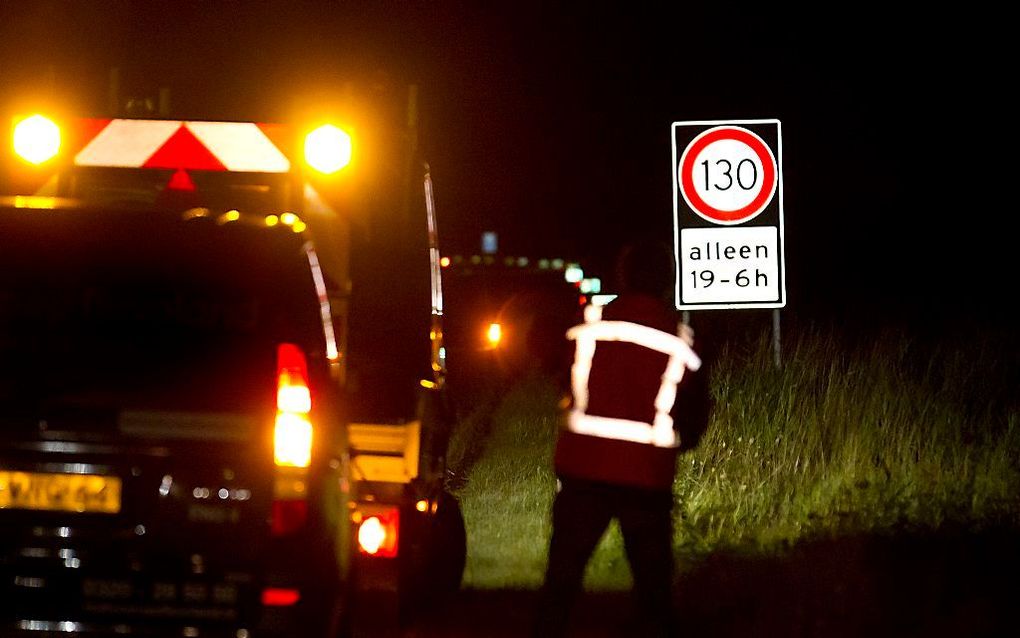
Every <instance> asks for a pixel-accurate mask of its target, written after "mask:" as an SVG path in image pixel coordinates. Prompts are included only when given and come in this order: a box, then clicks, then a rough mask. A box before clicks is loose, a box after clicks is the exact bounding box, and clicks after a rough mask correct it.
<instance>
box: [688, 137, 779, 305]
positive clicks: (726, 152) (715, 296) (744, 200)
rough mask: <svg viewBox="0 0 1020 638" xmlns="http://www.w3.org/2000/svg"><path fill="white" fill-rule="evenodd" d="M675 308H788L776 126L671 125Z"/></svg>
mask: <svg viewBox="0 0 1020 638" xmlns="http://www.w3.org/2000/svg"><path fill="white" fill-rule="evenodd" d="M672 133H673V208H674V211H673V212H674V222H675V239H676V257H677V259H676V264H677V290H676V293H677V297H676V302H677V308H679V309H690V308H736V307H753V308H780V307H783V306H784V305H785V304H786V299H785V297H786V293H785V289H786V286H785V273H784V269H783V262H784V258H783V255H784V252H785V245H784V235H783V202H782V199H783V191H782V136H781V126H780V122H779V120H740V121H702V122H674V123H673V129H672Z"/></svg>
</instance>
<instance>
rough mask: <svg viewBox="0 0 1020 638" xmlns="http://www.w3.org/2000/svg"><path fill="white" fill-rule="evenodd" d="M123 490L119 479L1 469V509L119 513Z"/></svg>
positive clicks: (90, 475) (92, 475)
mask: <svg viewBox="0 0 1020 638" xmlns="http://www.w3.org/2000/svg"><path fill="white" fill-rule="evenodd" d="M120 488H121V482H120V478H118V477H116V476H100V475H97V474H50V473H42V472H11V471H6V470H0V509H23V510H53V511H61V512H100V513H105V514H116V513H117V512H119V511H120Z"/></svg>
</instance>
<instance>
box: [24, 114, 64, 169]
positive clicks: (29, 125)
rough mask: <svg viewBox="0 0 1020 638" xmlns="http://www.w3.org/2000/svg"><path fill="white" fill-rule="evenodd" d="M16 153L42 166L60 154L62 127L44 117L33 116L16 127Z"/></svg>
mask: <svg viewBox="0 0 1020 638" xmlns="http://www.w3.org/2000/svg"><path fill="white" fill-rule="evenodd" d="M13 143H14V152H15V153H16V154H17V155H18V157H20V158H22V159H24V160H25V161H27V162H30V163H32V164H42V163H43V162H45V161H47V160H50V159H53V158H54V157H56V155H57V153H58V152H60V127H59V126H57V125H56V124H55V123H54V122H53V120H50V119H48V118H45V117H43V116H42V115H38V114H36V115H33V116H31V117H27V118H25V119H23V120H21V121H20V122H18V123H17V125H15V127H14V140H13Z"/></svg>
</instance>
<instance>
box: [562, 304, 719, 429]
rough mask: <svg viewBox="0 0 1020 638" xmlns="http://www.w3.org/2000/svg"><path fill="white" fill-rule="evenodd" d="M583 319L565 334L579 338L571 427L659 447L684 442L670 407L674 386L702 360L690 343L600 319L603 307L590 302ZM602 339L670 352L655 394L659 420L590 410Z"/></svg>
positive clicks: (626, 323)
mask: <svg viewBox="0 0 1020 638" xmlns="http://www.w3.org/2000/svg"><path fill="white" fill-rule="evenodd" d="M584 319H585V323H583V324H581V325H579V326H574V327H573V328H571V329H570V330H568V331H567V338H568V339H571V340H573V341H575V342H576V344H577V345H576V347H575V350H574V365H573V366H572V367H571V369H570V380H571V390H572V391H573V394H574V407H573V409H572V410H571V412H570V415H569V418H568V419H567V427H568V428H570V430H571V431H573V432H577V433H578V434H588V435H591V436H599V437H603V438H607V439H617V440H621V441H633V442H635V443H645V444H649V445H654V446H656V447H677V446H678V445H679V444H680V442H679V440H678V439H677V435H676V433H675V432H674V431H673V417H671V416H670V414H669V411H670V410H671V409H672V408H673V402H674V401H675V400H676V386H677V384H678V383H680V380H681V379H683V376H684V371H685V370H686V369H688V368H690V369H691V370H697V369H698V368H700V367H701V359H700V358H698V355H697V354H695V353H694V350H692V349H691V347H690V346H689V345H687V343H686V342H685V341H684V340H683V339H681V338H680V337H678V336H676V335H671V334H669V333H667V332H663V331H661V330H656V329H655V328H650V327H648V326H644V325H641V324H638V323H632V322H629V321H602V308H601V307H598V306H588V307H586V308H585V312H584ZM599 341H622V342H626V343H633V344H635V345H638V346H641V347H644V348H649V349H651V350H655V351H656V352H661V353H663V354H667V355H669V362H668V363H667V364H666V370H665V372H663V374H662V383H661V384H660V385H659V392H658V394H657V395H656V397H655V418H654V420H653V422H652V423H645V422H644V421H631V420H629V419H616V418H610V417H601V416H594V415H590V414H587V413H586V410H587V409H588V377H589V375H590V374H591V365H592V359H593V358H594V357H595V347H596V345H597V343H598V342H599Z"/></svg>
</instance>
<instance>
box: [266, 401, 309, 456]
mask: <svg viewBox="0 0 1020 638" xmlns="http://www.w3.org/2000/svg"><path fill="white" fill-rule="evenodd" d="M273 450H274V455H273V458H274V460H275V461H276V464H277V465H284V466H289V467H308V465H309V464H310V463H311V461H312V424H311V422H310V421H309V420H308V417H306V416H302V415H300V414H293V413H290V412H280V413H279V414H277V415H276V428H275V429H274V433H273Z"/></svg>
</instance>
